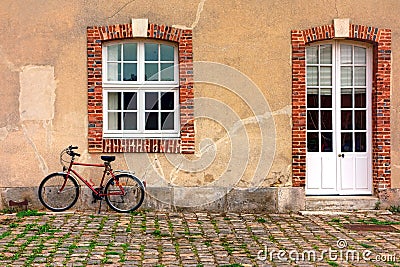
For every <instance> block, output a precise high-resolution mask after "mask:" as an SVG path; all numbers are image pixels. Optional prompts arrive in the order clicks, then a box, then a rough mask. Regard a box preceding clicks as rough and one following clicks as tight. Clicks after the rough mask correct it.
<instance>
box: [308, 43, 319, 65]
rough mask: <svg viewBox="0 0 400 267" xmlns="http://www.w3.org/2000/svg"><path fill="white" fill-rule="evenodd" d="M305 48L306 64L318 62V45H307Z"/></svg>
mask: <svg viewBox="0 0 400 267" xmlns="http://www.w3.org/2000/svg"><path fill="white" fill-rule="evenodd" d="M306 49H307V50H306V54H307V64H318V46H309V47H307V48H306Z"/></svg>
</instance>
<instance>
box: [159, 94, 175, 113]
mask: <svg viewBox="0 0 400 267" xmlns="http://www.w3.org/2000/svg"><path fill="white" fill-rule="evenodd" d="M161 109H162V110H173V109H174V93H173V92H167V93H161Z"/></svg>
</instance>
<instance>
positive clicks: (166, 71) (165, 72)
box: [161, 63, 174, 81]
mask: <svg viewBox="0 0 400 267" xmlns="http://www.w3.org/2000/svg"><path fill="white" fill-rule="evenodd" d="M173 80H174V64H173V63H161V81H173Z"/></svg>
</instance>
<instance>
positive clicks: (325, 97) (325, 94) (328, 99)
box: [321, 88, 332, 108]
mask: <svg viewBox="0 0 400 267" xmlns="http://www.w3.org/2000/svg"><path fill="white" fill-rule="evenodd" d="M331 107H332V89H331V88H323V89H321V108H331Z"/></svg>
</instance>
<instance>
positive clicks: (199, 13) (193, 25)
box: [172, 0, 206, 30]
mask: <svg viewBox="0 0 400 267" xmlns="http://www.w3.org/2000/svg"><path fill="white" fill-rule="evenodd" d="M205 2H206V0H200V2H199V4H198V5H197V12H196V18H195V20H194V21H193V23H192V25H191V26H190V27H188V26H185V25H172V27H174V28H179V29H184V30H193V29H194V28H196V26H197V24H199V21H200V18H201V13H202V12H203V9H204V3H205Z"/></svg>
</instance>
